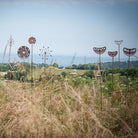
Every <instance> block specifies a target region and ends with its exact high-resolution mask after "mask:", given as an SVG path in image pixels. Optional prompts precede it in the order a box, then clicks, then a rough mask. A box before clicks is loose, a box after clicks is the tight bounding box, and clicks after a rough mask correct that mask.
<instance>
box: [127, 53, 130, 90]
mask: <svg viewBox="0 0 138 138" xmlns="http://www.w3.org/2000/svg"><path fill="white" fill-rule="evenodd" d="M129 63H130V56H129V58H128V71H127V85H128V92H129V78H128V77H129Z"/></svg>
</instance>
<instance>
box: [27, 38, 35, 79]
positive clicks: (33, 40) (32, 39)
mask: <svg viewBox="0 0 138 138" xmlns="http://www.w3.org/2000/svg"><path fill="white" fill-rule="evenodd" d="M28 42H29V44H31V81H32V82H33V72H32V65H33V44H35V43H36V39H35V37H30V38H29V39H28Z"/></svg>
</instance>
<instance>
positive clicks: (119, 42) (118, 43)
mask: <svg viewBox="0 0 138 138" xmlns="http://www.w3.org/2000/svg"><path fill="white" fill-rule="evenodd" d="M115 43H116V44H117V45H118V64H119V82H120V45H121V44H122V43H123V40H115Z"/></svg>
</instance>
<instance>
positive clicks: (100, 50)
mask: <svg viewBox="0 0 138 138" xmlns="http://www.w3.org/2000/svg"><path fill="white" fill-rule="evenodd" d="M93 51H94V52H95V53H96V54H99V63H100V89H101V109H102V87H101V83H102V78H101V77H102V76H101V54H103V53H104V52H105V51H106V47H105V46H104V47H100V48H99V47H94V48H93Z"/></svg>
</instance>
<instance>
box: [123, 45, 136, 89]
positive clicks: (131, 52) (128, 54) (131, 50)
mask: <svg viewBox="0 0 138 138" xmlns="http://www.w3.org/2000/svg"><path fill="white" fill-rule="evenodd" d="M136 51H137V49H136V48H132V49H129V48H125V47H124V48H123V52H124V54H125V55H127V56H128V57H129V58H128V72H129V62H130V57H131V56H133V55H134V54H135V53H136ZM128 72H127V82H128V91H129V80H128Z"/></svg>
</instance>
